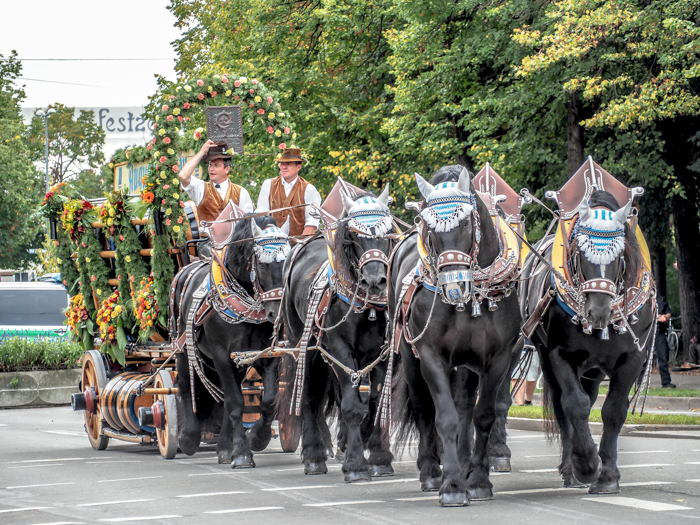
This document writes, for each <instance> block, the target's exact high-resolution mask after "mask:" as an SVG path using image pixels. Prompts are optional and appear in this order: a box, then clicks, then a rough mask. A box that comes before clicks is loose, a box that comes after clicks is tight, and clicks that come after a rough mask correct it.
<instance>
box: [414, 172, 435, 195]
mask: <svg viewBox="0 0 700 525" xmlns="http://www.w3.org/2000/svg"><path fill="white" fill-rule="evenodd" d="M415 176H416V184H418V191H419V192H420V194H421V195H422V196H423V198H424V199H426V200H427V199H428V197H430V194H431V193H433V191H435V186H433V185H432V184H430V183H429V182H428V181H427V180H425V179H424V178H423V177H421V176H420V175H418V174H417V173H416V174H415Z"/></svg>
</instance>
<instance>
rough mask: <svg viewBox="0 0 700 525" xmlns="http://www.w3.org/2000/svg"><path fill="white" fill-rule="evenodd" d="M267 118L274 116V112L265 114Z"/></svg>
mask: <svg viewBox="0 0 700 525" xmlns="http://www.w3.org/2000/svg"><path fill="white" fill-rule="evenodd" d="M267 118H269V119H270V120H272V119H273V118H275V114H274V113H272V112H270V113H268V114H267Z"/></svg>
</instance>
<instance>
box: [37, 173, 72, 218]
mask: <svg viewBox="0 0 700 525" xmlns="http://www.w3.org/2000/svg"><path fill="white" fill-rule="evenodd" d="M65 185H66V183H65V182H59V183H58V184H54V185H53V186H51V188H49V191H47V192H46V194H45V195H44V200H43V201H42V202H41V207H40V208H39V213H40V214H41V215H42V216H43V217H46V218H47V219H56V218H57V217H58V216H59V215H61V213H62V212H63V205H64V204H65V203H66V202H67V201H68V197H66V196H65V195H63V194H62V189H63V186H65Z"/></svg>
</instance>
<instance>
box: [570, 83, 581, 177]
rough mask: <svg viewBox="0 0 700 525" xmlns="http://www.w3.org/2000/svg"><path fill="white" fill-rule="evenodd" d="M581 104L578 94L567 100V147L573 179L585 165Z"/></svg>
mask: <svg viewBox="0 0 700 525" xmlns="http://www.w3.org/2000/svg"><path fill="white" fill-rule="evenodd" d="M580 111H581V103H580V102H579V99H578V92H577V91H574V92H572V93H569V96H568V98H567V99H566V114H567V117H566V139H567V141H566V145H567V151H566V156H567V168H568V172H569V173H568V176H569V177H571V176H572V175H573V174H574V173H576V171H577V170H578V169H579V168H580V167H581V165H582V164H583V160H584V158H583V128H582V127H581V125H580V124H579V122H580V118H579V113H580Z"/></svg>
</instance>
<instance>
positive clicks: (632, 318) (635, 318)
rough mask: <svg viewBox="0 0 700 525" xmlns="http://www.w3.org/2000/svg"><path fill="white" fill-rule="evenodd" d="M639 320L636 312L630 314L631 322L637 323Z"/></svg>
mask: <svg viewBox="0 0 700 525" xmlns="http://www.w3.org/2000/svg"><path fill="white" fill-rule="evenodd" d="M638 322H639V317H637V316H636V315H635V314H632V315H630V324H637V323H638Z"/></svg>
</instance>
